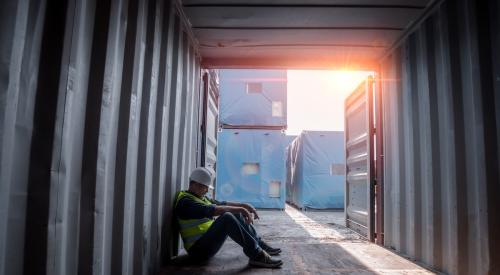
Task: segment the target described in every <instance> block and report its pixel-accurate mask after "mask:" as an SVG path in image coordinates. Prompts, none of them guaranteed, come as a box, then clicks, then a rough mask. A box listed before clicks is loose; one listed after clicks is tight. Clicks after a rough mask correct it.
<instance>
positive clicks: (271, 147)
mask: <svg viewBox="0 0 500 275" xmlns="http://www.w3.org/2000/svg"><path fill="white" fill-rule="evenodd" d="M286 89H287V80H286V71H284V70H222V71H220V100H219V112H220V115H219V126H220V128H219V136H218V147H217V181H216V192H215V194H216V198H217V199H218V200H227V201H240V202H245V203H250V204H252V205H253V206H254V207H257V208H277V209H284V207H285V196H286V195H285V178H286V175H285V173H286V169H285V146H286V137H285V134H284V130H285V129H286V117H287V116H286Z"/></svg>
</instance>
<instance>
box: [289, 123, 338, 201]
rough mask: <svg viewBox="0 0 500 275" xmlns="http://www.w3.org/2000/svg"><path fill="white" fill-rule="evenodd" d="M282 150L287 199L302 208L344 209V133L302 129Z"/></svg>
mask: <svg viewBox="0 0 500 275" xmlns="http://www.w3.org/2000/svg"><path fill="white" fill-rule="evenodd" d="M286 152H287V159H286V165H287V179H286V188H287V198H286V201H287V202H289V203H290V204H293V205H295V206H296V207H298V208H300V209H304V210H305V209H308V208H309V209H332V208H334V209H342V208H344V192H345V191H344V190H345V187H344V183H345V163H344V160H345V154H344V132H342V131H303V132H302V133H301V134H300V135H299V136H298V137H297V138H296V139H295V140H294V141H293V142H292V143H291V144H290V145H289V146H288V147H287V148H286Z"/></svg>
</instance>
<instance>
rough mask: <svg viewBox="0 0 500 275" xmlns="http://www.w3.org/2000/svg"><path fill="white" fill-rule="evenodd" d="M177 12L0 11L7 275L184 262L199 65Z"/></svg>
mask: <svg viewBox="0 0 500 275" xmlns="http://www.w3.org/2000/svg"><path fill="white" fill-rule="evenodd" d="M174 2H175V1H162V0H149V1H148V0H98V1H97V0H89V1H77V0H68V1H43V0H36V1H31V0H21V1H17V0H5V1H1V2H0V29H1V32H0V156H1V166H0V175H1V176H0V179H1V181H0V274H23V273H26V274H155V273H157V271H158V269H159V266H160V263H161V261H162V260H165V259H168V258H169V256H171V254H175V253H176V251H177V243H178V240H177V239H171V238H170V237H168V236H171V235H173V234H170V231H171V228H170V224H171V223H170V221H171V219H172V211H171V210H172V207H171V205H172V198H173V196H174V193H175V192H176V191H178V190H180V189H181V187H185V186H186V184H187V182H186V178H187V175H188V172H189V170H191V169H192V168H193V167H194V166H195V164H196V158H197V156H196V145H197V144H198V138H199V136H198V132H199V130H198V129H199V125H198V124H199V121H198V111H199V109H200V108H199V94H198V93H199V90H200V88H199V79H200V65H199V64H200V63H199V58H198V57H197V55H196V51H195V49H196V47H197V46H196V45H194V43H193V42H192V40H191V39H189V37H190V36H189V35H188V34H187V30H188V29H187V28H185V27H184V26H185V24H184V23H183V22H185V21H184V20H183V19H182V18H183V17H182V16H181V15H182V14H181V13H180V12H178V9H177V6H175V5H174V4H172V3H174ZM162 236H163V237H162Z"/></svg>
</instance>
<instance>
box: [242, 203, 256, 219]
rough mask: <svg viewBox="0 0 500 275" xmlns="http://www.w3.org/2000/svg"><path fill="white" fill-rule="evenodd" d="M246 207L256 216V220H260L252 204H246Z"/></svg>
mask: <svg viewBox="0 0 500 275" xmlns="http://www.w3.org/2000/svg"><path fill="white" fill-rule="evenodd" d="M244 206H245V208H246V209H247V210H248V212H250V213H252V214H254V218H255V219H256V220H258V219H259V214H257V210H256V209H255V208H254V207H253V206H251V205H250V204H247V203H245V204H244Z"/></svg>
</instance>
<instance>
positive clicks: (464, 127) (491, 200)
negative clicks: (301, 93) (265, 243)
mask: <svg viewBox="0 0 500 275" xmlns="http://www.w3.org/2000/svg"><path fill="white" fill-rule="evenodd" d="M498 2H499V1H493V0H492V1H477V2H476V1H466V0H462V1H442V3H441V4H440V5H439V6H438V7H437V9H436V10H435V11H434V12H433V13H432V14H431V15H430V16H429V17H428V18H427V19H426V20H425V21H424V22H423V23H422V24H421V25H420V26H419V27H418V28H417V29H416V30H415V31H414V32H413V33H411V34H410V36H409V37H408V38H407V39H405V40H404V41H403V43H402V45H401V46H400V47H399V48H397V49H396V50H395V51H394V52H392V54H391V55H389V56H388V57H386V58H385V59H384V60H383V62H382V63H381V78H382V80H383V83H382V92H383V98H384V103H383V104H384V124H385V128H384V133H385V136H384V138H385V140H384V141H385V143H384V144H385V145H384V146H385V152H384V153H385V193H384V196H385V212H384V215H385V221H384V223H385V245H386V246H388V247H392V248H394V249H395V250H397V251H398V252H401V253H404V254H407V255H408V256H410V257H411V258H413V259H415V260H417V261H420V262H423V263H424V264H427V265H429V266H431V267H434V268H436V269H437V270H440V271H445V272H448V273H452V274H500V239H499V235H498V233H499V232H500V224H499V222H500V213H499V210H500V200H499V199H498V196H499V194H500V175H499V173H500V172H499V171H500V166H499V159H498V156H499V155H500V154H499V153H500V151H499V150H500V141H499V138H500V54H499V52H498V50H499V49H500V25H499V20H498V14H500V5H499V3H498Z"/></svg>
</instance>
